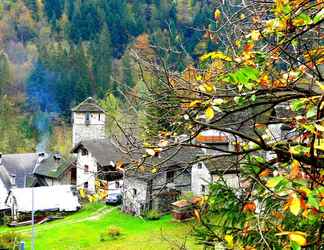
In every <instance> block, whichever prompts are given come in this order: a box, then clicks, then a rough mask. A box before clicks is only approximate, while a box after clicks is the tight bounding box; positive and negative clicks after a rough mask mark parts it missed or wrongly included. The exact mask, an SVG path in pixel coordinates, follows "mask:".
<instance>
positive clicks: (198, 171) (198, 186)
mask: <svg viewBox="0 0 324 250" xmlns="http://www.w3.org/2000/svg"><path fill="white" fill-rule="evenodd" d="M201 164H202V166H201V168H199V166H198V164H195V165H193V166H192V169H191V191H192V192H193V194H194V195H202V194H204V193H207V192H208V184H209V183H210V182H211V181H212V177H211V175H210V173H209V170H208V169H207V168H206V166H205V164H204V163H201ZM202 185H204V186H205V187H206V189H205V192H202Z"/></svg>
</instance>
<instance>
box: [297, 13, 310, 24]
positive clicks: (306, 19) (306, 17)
mask: <svg viewBox="0 0 324 250" xmlns="http://www.w3.org/2000/svg"><path fill="white" fill-rule="evenodd" d="M297 18H298V19H302V20H304V22H305V24H311V23H312V19H311V18H310V17H309V15H307V14H306V13H301V14H300V15H298V17H297Z"/></svg>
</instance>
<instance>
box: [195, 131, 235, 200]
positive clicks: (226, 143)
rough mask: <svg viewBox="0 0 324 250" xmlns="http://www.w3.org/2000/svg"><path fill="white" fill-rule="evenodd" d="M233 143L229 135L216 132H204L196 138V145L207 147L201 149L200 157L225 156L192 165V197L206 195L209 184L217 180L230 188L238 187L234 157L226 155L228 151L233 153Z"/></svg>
mask: <svg viewBox="0 0 324 250" xmlns="http://www.w3.org/2000/svg"><path fill="white" fill-rule="evenodd" d="M233 141H234V139H233V138H231V136H230V135H229V134H227V133H224V132H221V131H217V130H206V131H203V132H201V133H200V134H199V135H198V136H197V138H196V143H200V144H202V145H205V146H206V147H208V148H202V153H203V154H202V157H208V156H211V157H212V156H217V155H220V154H222V155H224V154H225V155H224V156H222V157H218V158H213V159H210V160H205V161H203V162H199V163H197V164H195V165H193V167H192V169H191V190H192V192H193V194H194V195H203V194H207V193H208V191H209V190H208V186H209V184H210V183H213V182H216V181H217V180H219V178H223V180H224V181H225V182H226V183H227V185H229V186H231V187H234V188H238V187H239V177H238V172H239V169H236V167H238V166H235V165H233V160H234V158H235V156H230V155H228V156H227V155H226V154H227V153H228V152H229V151H235V147H234V145H233V144H232V142H233Z"/></svg>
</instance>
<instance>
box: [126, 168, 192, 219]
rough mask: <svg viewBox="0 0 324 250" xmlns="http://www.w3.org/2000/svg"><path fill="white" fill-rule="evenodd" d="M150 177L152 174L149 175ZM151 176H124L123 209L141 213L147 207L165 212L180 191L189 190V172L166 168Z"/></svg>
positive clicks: (147, 208) (137, 213)
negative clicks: (166, 169)
mask: <svg viewBox="0 0 324 250" xmlns="http://www.w3.org/2000/svg"><path fill="white" fill-rule="evenodd" d="M151 177H152V176H151ZM151 177H148V176H146V177H143V176H141V174H138V176H131V177H127V176H126V177H125V179H124V188H123V210H124V211H125V212H129V213H133V214H136V215H143V214H144V213H145V211H147V210H149V209H154V210H159V211H161V212H167V211H169V210H170V204H171V203H172V202H174V201H176V200H177V198H178V197H179V195H180V194H181V193H185V192H189V191H191V172H190V170H188V172H186V171H182V170H174V171H172V170H168V171H166V172H161V173H159V174H158V175H156V176H154V178H153V179H151Z"/></svg>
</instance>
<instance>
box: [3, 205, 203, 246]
mask: <svg viewBox="0 0 324 250" xmlns="http://www.w3.org/2000/svg"><path fill="white" fill-rule="evenodd" d="M98 211H100V212H99V214H100V213H101V216H97V217H96V216H94V215H96V214H98ZM112 225H113V226H117V227H119V228H120V229H121V236H120V237H119V238H117V239H111V240H107V241H100V234H101V233H103V232H105V231H107V229H108V227H109V226H112ZM8 230H12V229H9V228H7V227H0V233H1V232H5V231H8ZM13 230H15V231H17V232H21V233H23V235H24V238H25V241H26V245H27V246H26V249H30V238H31V227H30V226H27V227H20V228H15V229H13ZM191 232H192V223H190V222H188V223H178V222H174V221H172V219H171V216H170V215H166V216H163V217H162V218H161V219H160V220H158V221H146V220H143V219H141V218H137V217H133V216H131V215H127V214H124V213H122V212H120V211H119V210H118V208H111V207H104V205H102V204H91V205H89V206H87V207H85V208H84V209H82V210H81V211H79V212H77V213H75V214H73V215H70V216H67V217H66V218H64V219H63V220H58V221H54V222H50V223H47V224H43V225H37V226H36V245H35V246H36V249H37V250H45V249H46V250H79V249H82V250H83V249H87V250H90V249H91V250H97V249H98V250H101V249H109V250H150V249H153V250H169V249H178V248H177V245H179V244H181V243H182V242H184V241H185V240H186V238H187V240H186V242H187V244H186V246H187V248H188V249H193V250H195V249H201V247H199V246H197V245H196V244H195V243H194V239H193V237H192V236H191Z"/></svg>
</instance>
